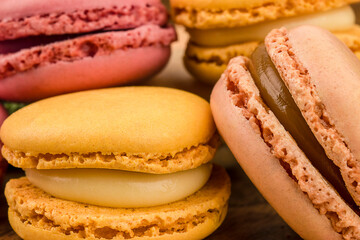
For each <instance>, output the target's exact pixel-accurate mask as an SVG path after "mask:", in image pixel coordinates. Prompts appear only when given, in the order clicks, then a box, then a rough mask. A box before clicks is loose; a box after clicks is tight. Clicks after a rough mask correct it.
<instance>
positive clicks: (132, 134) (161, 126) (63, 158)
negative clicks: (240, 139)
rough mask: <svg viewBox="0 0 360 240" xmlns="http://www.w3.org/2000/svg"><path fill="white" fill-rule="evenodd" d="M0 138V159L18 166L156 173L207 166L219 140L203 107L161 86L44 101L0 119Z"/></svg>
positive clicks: (197, 99) (206, 106)
mask: <svg viewBox="0 0 360 240" xmlns="http://www.w3.org/2000/svg"><path fill="white" fill-rule="evenodd" d="M1 138H2V141H3V142H4V145H5V146H4V147H3V154H4V155H5V156H6V158H7V160H8V161H10V162H12V163H15V165H16V166H18V167H38V168H72V167H83V168H85V167H88V168H89V167H91V168H94V167H96V168H116V169H124V170H133V171H145V172H147V171H148V170H151V169H152V170H151V172H157V173H163V172H164V171H165V172H173V171H179V170H185V169H192V168H195V167H197V166H199V165H201V164H203V163H205V162H208V161H210V160H211V158H212V157H213V155H214V153H215V150H216V147H217V145H218V141H219V140H218V138H217V135H216V133H215V124H214V122H213V118H212V115H211V111H210V106H209V104H208V102H206V101H205V100H204V99H202V98H200V97H198V96H196V95H194V94H191V93H187V92H184V91H181V90H176V89H170V88H162V87H123V88H113V89H103V90H93V91H85V92H79V93H73V94H68V95H62V96H58V97H53V98H49V99H45V100H42V101H39V102H36V103H33V104H31V105H28V106H27V107H25V108H22V109H20V110H19V111H17V112H15V113H14V114H12V115H11V117H10V118H8V119H7V120H5V122H4V125H3V126H2V128H1ZM34 161H35V163H34ZM37 161H39V162H40V163H39V162H37ZM16 163H19V164H20V165H18V164H16ZM32 164H34V165H32ZM89 164H90V165H89ZM147 164H150V166H149V168H150V169H149V168H148V167H147V166H146V165H147ZM29 165H30V166H29ZM38 165H39V166H38ZM151 166H152V167H151ZM156 169H157V170H156ZM159 169H160V170H159ZM158 170H159V171H161V172H158Z"/></svg>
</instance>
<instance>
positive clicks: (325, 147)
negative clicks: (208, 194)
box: [211, 26, 360, 239]
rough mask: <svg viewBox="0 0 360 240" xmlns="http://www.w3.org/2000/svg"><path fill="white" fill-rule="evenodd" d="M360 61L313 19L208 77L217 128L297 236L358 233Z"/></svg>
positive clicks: (329, 236) (342, 236)
mask: <svg viewBox="0 0 360 240" xmlns="http://www.w3.org/2000/svg"><path fill="white" fill-rule="evenodd" d="M359 96H360V61H359V60H358V59H357V58H356V56H355V55H354V54H353V53H352V52H351V51H350V50H349V49H348V48H347V47H346V46H345V45H344V44H343V43H342V42H340V41H339V40H338V39H337V38H336V37H335V36H334V35H332V34H331V33H330V32H328V31H327V30H324V29H321V28H318V27H314V26H301V27H298V28H295V29H292V30H287V29H285V28H281V29H275V30H273V31H271V32H270V33H269V35H267V37H266V39H265V45H261V46H259V47H258V48H257V49H256V50H255V52H254V53H253V54H252V56H251V59H249V58H246V57H236V58H234V59H232V60H231V61H230V63H229V66H228V68H227V69H226V71H225V72H224V74H223V75H222V76H221V78H220V80H219V81H218V83H217V84H216V85H215V87H214V89H213V92H212V95H211V109H212V112H213V115H214V119H215V122H216V125H217V127H218V130H219V132H220V134H221V136H222V137H223V138H224V140H225V142H226V143H227V145H228V146H229V148H230V149H231V151H232V153H233V154H234V156H235V157H236V159H237V160H238V162H239V164H240V165H241V166H242V168H243V169H244V171H245V172H246V174H247V175H248V176H249V178H250V179H251V180H252V182H253V183H254V184H255V186H256V187H257V188H258V189H259V191H260V192H261V193H262V194H263V196H264V197H265V198H266V199H267V201H268V202H269V203H270V204H271V205H272V206H273V207H274V209H275V210H276V211H277V212H278V213H279V215H280V216H281V217H282V218H283V219H284V220H285V221H286V222H287V223H288V224H289V225H290V226H291V227H292V228H293V229H294V230H295V231H296V232H297V233H298V234H299V235H300V236H301V237H302V238H304V239H360V237H359V236H360V209H359V205H360V195H359V194H360V191H359V189H360V188H359V174H360V155H359V152H360V151H359V146H360V145H359V143H360V138H359V136H360V134H359V133H360V127H359V124H358V121H357V119H359V117H360V107H359V104H357V102H358V101H359Z"/></svg>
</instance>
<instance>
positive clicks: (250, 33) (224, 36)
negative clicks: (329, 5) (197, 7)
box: [188, 6, 356, 46]
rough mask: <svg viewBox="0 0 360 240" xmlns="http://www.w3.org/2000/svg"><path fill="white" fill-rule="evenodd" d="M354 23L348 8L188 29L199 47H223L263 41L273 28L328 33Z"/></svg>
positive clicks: (347, 27)
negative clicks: (308, 27) (313, 28)
mask: <svg viewBox="0 0 360 240" xmlns="http://www.w3.org/2000/svg"><path fill="white" fill-rule="evenodd" d="M355 21H356V17H355V13H354V10H353V9H352V8H351V7H350V6H345V7H342V8H338V9H334V10H330V11H327V12H320V13H314V14H308V15H302V16H296V17H291V18H282V19H278V20H274V21H266V22H263V23H259V24H255V25H251V26H246V27H239V28H221V29H209V30H200V29H188V32H189V34H190V37H191V41H192V42H194V43H196V44H198V45H201V46H224V45H231V44H236V43H241V42H249V41H263V40H264V38H265V36H266V35H267V34H268V33H269V32H270V31H271V30H272V29H274V28H280V27H286V28H288V29H291V28H294V27H297V26H300V25H315V26H319V27H322V28H325V29H328V30H330V31H337V30H346V29H349V28H351V27H352V26H354V24H355Z"/></svg>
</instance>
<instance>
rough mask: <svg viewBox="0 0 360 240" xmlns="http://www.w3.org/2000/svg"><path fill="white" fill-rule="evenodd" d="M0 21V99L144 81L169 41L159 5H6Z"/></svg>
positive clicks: (135, 0) (40, 1) (0, 6)
mask: <svg viewBox="0 0 360 240" xmlns="http://www.w3.org/2000/svg"><path fill="white" fill-rule="evenodd" d="M0 16H1V17H0V99H3V100H8V101H18V102H31V101H34V100H38V99H42V98H46V97H50V96H54V95H59V94H63V93H69V92H74V91H80V90H88V89H95V88H103V87H109V86H115V85H120V84H130V83H133V82H134V81H138V80H141V79H145V78H149V77H150V76H152V75H154V74H156V73H157V72H159V71H160V70H161V69H162V68H163V67H164V66H165V65H166V63H167V61H168V59H169V56H170V44H171V42H173V41H174V40H175V39H176V34H175V31H174V29H173V27H172V26H170V25H168V24H167V20H168V13H167V11H166V8H165V6H163V5H162V3H161V1H160V0H130V1H125V0H120V1H114V0H106V1H96V0H90V1H85V0H80V1H70V0H55V1H46V0H36V1H33V0H25V1H22V2H21V4H18V3H16V2H14V1H11V0H5V1H1V3H0Z"/></svg>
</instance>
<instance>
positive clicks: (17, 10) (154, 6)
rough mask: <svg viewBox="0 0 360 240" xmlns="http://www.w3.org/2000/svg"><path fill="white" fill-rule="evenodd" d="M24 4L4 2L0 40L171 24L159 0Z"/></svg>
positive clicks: (1, 9) (1, 6) (1, 12)
mask: <svg viewBox="0 0 360 240" xmlns="http://www.w3.org/2000/svg"><path fill="white" fill-rule="evenodd" d="M23 2H24V3H22V4H16V5H15V4H14V2H11V1H5V2H1V4H0V16H1V17H0V40H8V39H18V38H22V37H28V36H37V35H60V34H79V33H86V32H95V31H99V30H118V29H132V28H135V27H138V26H141V25H143V24H157V25H164V24H166V22H167V20H168V14H167V12H166V8H165V7H164V6H163V5H162V4H161V2H160V1H159V0H157V1H155V0H149V1H147V0H145V1H139V0H131V1H76V2H75V3H73V1H68V0H66V1H58V0H56V1H51V2H49V1H43V0H37V1H23Z"/></svg>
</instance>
